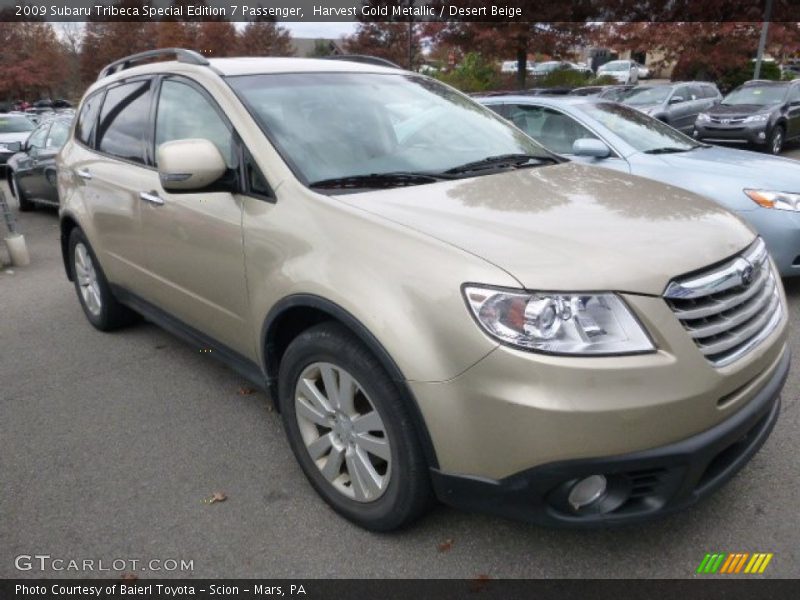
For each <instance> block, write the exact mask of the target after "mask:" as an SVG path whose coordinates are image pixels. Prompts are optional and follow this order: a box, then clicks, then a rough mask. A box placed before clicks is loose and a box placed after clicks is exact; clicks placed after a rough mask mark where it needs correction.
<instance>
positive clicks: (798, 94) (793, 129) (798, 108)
mask: <svg viewBox="0 0 800 600" xmlns="http://www.w3.org/2000/svg"><path fill="white" fill-rule="evenodd" d="M787 102H788V103H789V108H788V110H787V111H786V117H787V121H788V122H787V128H786V129H787V132H786V134H787V137H790V138H793V137H797V136H800V84H796V83H795V84H793V85H792V87H791V88H790V89H789V95H788V96H787Z"/></svg>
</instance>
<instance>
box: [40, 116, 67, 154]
mask: <svg viewBox="0 0 800 600" xmlns="http://www.w3.org/2000/svg"><path fill="white" fill-rule="evenodd" d="M68 136H69V125H67V124H66V123H64V122H62V121H55V122H54V123H53V126H52V127H51V128H50V133H49V134H48V136H47V142H46V143H45V147H46V148H61V146H63V145H64V144H65V143H66V142H67V137H68Z"/></svg>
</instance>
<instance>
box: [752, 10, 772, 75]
mask: <svg viewBox="0 0 800 600" xmlns="http://www.w3.org/2000/svg"><path fill="white" fill-rule="evenodd" d="M771 17H772V0H767V5H766V6H765V7H764V22H763V23H762V24H761V37H760V38H759V40H758V55H756V69H755V72H754V73H753V79H759V78H760V77H761V61H762V60H763V58H764V49H765V48H766V46H767V32H768V31H769V20H770V18H771Z"/></svg>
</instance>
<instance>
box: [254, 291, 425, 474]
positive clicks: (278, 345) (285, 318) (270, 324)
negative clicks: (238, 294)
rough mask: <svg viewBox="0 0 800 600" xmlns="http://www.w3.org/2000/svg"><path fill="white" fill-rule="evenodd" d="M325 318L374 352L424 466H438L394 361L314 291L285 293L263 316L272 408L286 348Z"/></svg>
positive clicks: (363, 329) (263, 345)
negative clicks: (405, 413)
mask: <svg viewBox="0 0 800 600" xmlns="http://www.w3.org/2000/svg"><path fill="white" fill-rule="evenodd" d="M325 321H333V322H336V323H339V324H340V325H342V326H344V327H345V328H346V329H347V330H348V331H350V333H352V334H353V335H354V336H355V337H356V338H357V339H358V340H359V341H360V342H361V343H363V344H364V345H365V346H366V347H367V348H368V349H369V350H370V351H371V352H372V353H373V354H374V355H375V357H376V358H377V359H378V361H379V362H380V363H381V366H382V367H383V368H384V369H386V372H387V373H388V374H389V376H390V377H391V378H392V380H393V381H394V382H395V384H396V385H397V388H398V390H399V391H400V395H401V397H402V398H403V401H404V402H405V403H406V405H407V407H408V408H409V411H410V413H411V416H412V418H413V419H414V424H415V425H416V431H417V435H418V436H419V440H420V443H421V444H422V449H423V452H424V453H425V459H426V461H427V463H428V466H429V467H431V468H438V466H439V462H438V460H437V458H436V451H435V448H434V446H433V441H432V440H431V437H430V433H429V432H428V428H427V426H426V425H425V420H424V418H423V417H422V412H421V411H420V409H419V406H418V404H417V401H416V398H415V397H414V395H413V393H412V392H411V389H410V388H409V386H408V383H407V382H406V379H405V377H404V376H403V373H402V372H401V371H400V368H399V367H398V366H397V363H396V362H395V361H394V359H393V358H392V357H391V355H390V354H389V352H388V351H387V350H386V349H385V348H384V347H383V345H382V344H381V343H380V341H378V339H377V338H376V337H375V336H374V335H373V334H372V332H370V331H369V329H368V328H367V327H366V326H365V325H364V324H363V323H361V322H360V321H359V320H358V319H357V318H356V317H355V316H353V315H352V314H351V313H350V312H348V311H347V310H345V309H344V308H342V307H341V306H339V305H337V304H335V303H334V302H331V301H330V300H327V299H325V298H323V297H321V296H317V295H314V294H294V295H291V296H287V297H286V298H284V299H282V300H281V301H279V302H278V303H277V304H275V306H273V307H272V309H271V310H270V311H269V314H267V317H266V319H264V324H263V326H262V328H261V337H260V343H261V346H260V347H261V349H262V352H263V359H262V363H263V369H264V373H265V375H266V381H267V388H268V391H269V394H270V397H271V398H272V401H273V403H274V404H275V407H276V409H277V408H278V385H277V383H278V369H279V367H280V362H281V358H282V357H283V354H284V353H285V351H286V348H287V347H288V346H289V344H290V343H291V341H292V340H293V339H294V338H295V337H297V336H298V335H299V334H301V333H302V332H303V331H305V330H306V329H308V328H309V327H313V326H314V325H317V324H318V323H322V322H325Z"/></svg>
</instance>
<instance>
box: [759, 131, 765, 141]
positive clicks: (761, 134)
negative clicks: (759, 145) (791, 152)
mask: <svg viewBox="0 0 800 600" xmlns="http://www.w3.org/2000/svg"><path fill="white" fill-rule="evenodd" d="M758 139H760V140H765V139H767V134H766V133H764V132H763V131H759V132H758Z"/></svg>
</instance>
